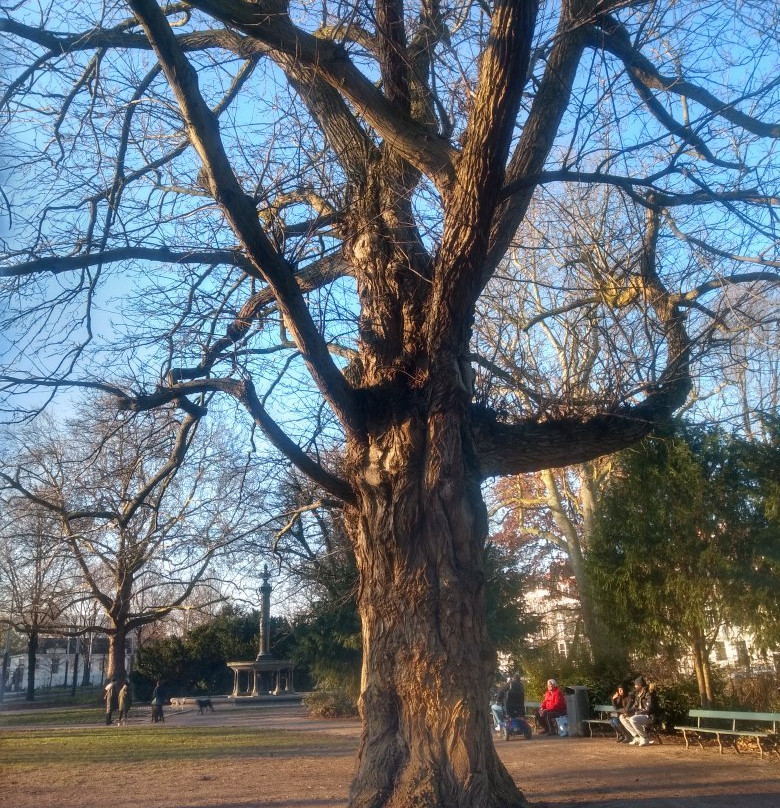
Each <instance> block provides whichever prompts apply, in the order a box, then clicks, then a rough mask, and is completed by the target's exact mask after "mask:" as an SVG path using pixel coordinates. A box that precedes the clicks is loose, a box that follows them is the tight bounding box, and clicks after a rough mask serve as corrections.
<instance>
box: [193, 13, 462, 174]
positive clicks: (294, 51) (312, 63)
mask: <svg viewBox="0 0 780 808" xmlns="http://www.w3.org/2000/svg"><path fill="white" fill-rule="evenodd" d="M192 5H193V6H194V7H196V8H199V9H201V10H202V11H204V12H206V13H207V14H210V15H211V16H212V17H214V18H215V19H218V20H221V21H222V22H224V23H225V24H226V25H230V26H235V27H236V28H238V29H239V30H240V31H242V32H244V33H245V34H246V35H247V36H249V37H252V38H253V39H257V40H258V41H260V42H263V43H264V44H265V45H267V46H268V47H270V48H272V49H273V50H274V51H279V52H280V53H282V54H284V55H285V57H286V58H287V59H295V60H298V61H299V62H300V63H301V64H303V65H306V66H307V67H308V68H310V69H311V70H315V71H316V72H317V73H318V74H319V75H320V76H322V78H323V79H324V80H325V81H327V82H328V84H330V85H331V87H333V88H335V89H337V90H338V91H339V92H341V93H343V94H344V96H345V97H346V98H347V99H349V101H350V102H351V103H352V104H353V105H354V106H355V108H356V109H357V111H358V112H359V114H360V115H361V116H362V117H363V118H365V119H366V120H367V121H368V123H369V124H370V125H371V126H372V127H373V128H374V129H375V130H376V131H377V132H378V133H379V135H380V136H381V137H382V138H384V140H385V142H386V143H387V145H389V146H390V147H391V148H392V149H393V150H394V151H395V152H396V153H397V154H399V155H400V156H401V157H402V158H403V159H405V160H406V161H407V162H409V163H410V164H411V165H413V166H414V167H415V168H417V169H418V170H419V171H421V172H423V173H424V174H425V175H426V176H428V177H429V178H430V179H431V180H432V181H433V182H435V183H436V185H437V186H438V187H439V189H440V190H444V189H446V188H447V187H448V186H449V184H450V181H451V179H452V171H453V165H454V158H455V152H454V151H453V149H452V148H451V147H450V145H449V144H448V143H447V142H446V141H445V140H444V139H443V138H441V137H439V136H438V135H437V134H436V133H435V132H434V131H433V130H431V129H430V128H428V127H426V126H423V125H421V124H419V123H418V122H416V121H414V120H412V119H411V118H410V117H409V116H406V115H404V114H402V113H401V112H399V110H398V109H397V108H396V107H395V106H394V105H393V104H392V103H391V102H390V101H389V99H388V98H387V97H386V96H385V95H384V94H383V93H382V92H381V91H380V90H379V89H377V87H375V86H374V84H373V83H372V82H371V81H369V80H368V79H367V78H366V77H365V76H364V75H363V74H362V73H361V72H360V71H359V70H357V68H356V67H355V65H354V64H353V63H352V61H351V60H350V58H349V56H348V55H347V53H346V51H345V50H344V48H343V47H342V46H341V45H339V44H337V43H335V42H331V41H329V40H323V39H318V38H317V37H315V36H313V35H312V34H308V33H306V32H305V31H303V30H301V29H300V28H296V27H295V26H294V25H293V24H292V22H291V20H290V18H289V16H288V15H287V14H286V13H284V12H282V11H280V10H279V8H278V6H277V5H275V4H274V3H273V2H259V3H249V2H245V0H193V3H192Z"/></svg>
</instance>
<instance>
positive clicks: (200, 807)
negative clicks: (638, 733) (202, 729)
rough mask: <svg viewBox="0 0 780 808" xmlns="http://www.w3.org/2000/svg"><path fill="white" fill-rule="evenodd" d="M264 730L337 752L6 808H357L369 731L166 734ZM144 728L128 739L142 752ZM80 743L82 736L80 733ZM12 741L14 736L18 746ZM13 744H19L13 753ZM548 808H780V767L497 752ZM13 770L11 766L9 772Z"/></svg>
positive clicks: (108, 784)
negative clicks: (352, 790)
mask: <svg viewBox="0 0 780 808" xmlns="http://www.w3.org/2000/svg"><path fill="white" fill-rule="evenodd" d="M140 722H141V719H136V723H135V726H138V725H140ZM192 724H198V725H205V726H257V727H258V728H275V729H288V730H295V731H305V732H312V733H318V734H321V735H320V737H322V736H323V735H324V736H325V737H327V738H332V739H333V746H332V748H331V749H330V750H329V749H328V748H327V746H326V749H325V751H319V752H318V753H316V754H306V753H305V752H303V751H302V752H301V753H293V754H287V753H284V754H281V753H280V754H278V755H274V756H273V757H272V758H268V757H263V758H261V757H258V758H254V759H253V758H252V757H244V758H242V759H240V760H236V761H231V760H224V759H221V760H219V761H214V762H213V763H212V762H208V761H207V762H204V761H203V760H198V761H192V762H189V761H185V762H181V763H177V764H176V766H175V768H172V767H171V765H170V764H163V763H160V764H149V763H144V764H126V765H123V766H121V767H119V768H117V767H115V766H112V767H110V768H106V769H101V768H98V769H97V770H95V769H94V768H93V769H90V770H88V769H86V767H85V769H84V770H83V771H70V772H69V776H68V777H66V778H65V777H58V776H57V773H56V771H54V770H52V769H51V767H46V766H42V767H40V768H35V767H33V768H31V769H30V770H28V771H25V772H24V773H22V774H15V775H14V776H13V778H9V780H10V781H6V782H0V806H3V808H105V806H111V807H112V808H250V806H252V807H253V808H259V807H260V806H262V807H263V808H265V807H266V806H267V807H268V808H330V807H331V806H332V807H333V808H341V807H342V806H345V805H346V801H347V792H348V788H349V782H350V779H351V776H352V772H353V768H354V750H356V748H357V743H358V738H359V725H358V724H357V723H356V722H352V721H312V720H309V719H306V718H305V717H304V716H303V713H302V710H301V709H300V707H297V706H269V707H261V708H244V709H242V708H234V707H230V708H227V707H225V708H222V707H220V708H218V710H217V712H215V713H209V714H207V715H204V716H199V715H197V713H196V711H195V710H193V709H191V708H190V709H185V710H183V711H180V712H179V711H177V710H175V709H171V710H169V711H168V713H167V715H166V727H169V728H170V727H174V726H177V725H180V726H188V725H192ZM133 726H134V725H133V724H131V725H130V726H128V727H125V728H117V732H123V733H126V737H127V741H128V743H132V732H133ZM73 731H74V732H79V731H82V730H79V729H74V730H73ZM6 738H8V736H6ZM11 742H12V741H11ZM496 743H497V747H498V749H499V753H500V755H501V758H502V759H503V761H504V763H505V764H506V766H507V768H508V769H509V771H510V773H511V774H512V776H513V777H514V778H515V781H516V782H517V783H518V785H519V786H520V787H521V789H522V790H523V791H524V793H525V795H526V797H527V798H528V800H529V801H530V802H531V804H532V805H533V806H536V808H574V807H575V806H576V807H577V808H629V807H631V808H780V759H778V756H777V755H774V756H773V757H771V758H764V760H761V759H760V758H759V757H758V755H757V754H742V755H737V754H736V753H735V752H734V751H733V750H729V751H727V752H726V753H725V754H723V755H720V754H718V752H717V749H715V750H713V749H707V750H701V749H690V750H686V749H685V747H684V746H682V745H680V744H668V743H665V744H664V745H663V746H660V747H659V746H649V747H645V748H641V749H640V748H636V747H626V746H624V745H623V744H616V743H614V742H613V741H612V740H611V739H608V738H603V739H599V738H594V739H591V738H547V737H534V738H533V739H532V740H530V741H523V740H513V741H509V742H501V741H497V742H496ZM1 764H2V761H1V760H0V766H1Z"/></svg>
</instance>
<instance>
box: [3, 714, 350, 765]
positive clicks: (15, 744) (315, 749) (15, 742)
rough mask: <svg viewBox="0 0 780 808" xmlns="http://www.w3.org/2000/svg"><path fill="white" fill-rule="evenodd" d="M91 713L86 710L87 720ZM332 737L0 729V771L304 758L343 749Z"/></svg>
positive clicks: (193, 730) (236, 731) (248, 731)
mask: <svg viewBox="0 0 780 808" xmlns="http://www.w3.org/2000/svg"><path fill="white" fill-rule="evenodd" d="M94 720H95V714H94V710H93V711H92V722H93V723H94ZM339 746H341V744H340V743H338V742H337V743H335V744H334V739H333V738H332V737H324V736H318V735H316V734H312V733H303V732H292V731H285V730H258V729H254V728H251V727H247V728H243V727H203V728H199V727H172V728H171V729H167V728H166V727H160V726H142V727H139V726H130V727H117V726H111V727H105V726H104V727H95V728H93V729H91V730H82V729H78V730H75V731H74V730H72V729H68V728H55V729H51V730H46V729H36V730H30V731H27V732H6V733H3V732H1V731H0V768H3V769H6V771H8V769H9V768H10V769H13V768H15V767H21V768H25V767H27V766H30V765H34V766H36V767H40V766H45V765H58V764H64V765H68V764H69V763H77V764H79V766H91V765H94V764H103V763H106V764H110V763H143V762H149V761H154V762H156V763H164V762H175V761H181V760H199V759H206V758H212V759H214V758H232V759H235V758H242V757H274V756H279V755H289V754H291V753H295V752H296V751H298V752H300V751H302V750H305V752H306V754H309V755H311V754H315V755H316V754H317V753H323V752H327V753H328V754H334V753H338V752H340V751H345V752H346V751H349V750H351V749H353V748H354V742H352V741H349V740H345V741H344V749H343V750H340V749H338V748H336V747H339Z"/></svg>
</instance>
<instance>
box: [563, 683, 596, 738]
mask: <svg viewBox="0 0 780 808" xmlns="http://www.w3.org/2000/svg"><path fill="white" fill-rule="evenodd" d="M564 692H565V694H566V716H567V717H568V719H569V735H579V736H584V735H585V725H584V724H583V723H582V722H583V721H586V720H587V719H588V718H590V704H589V703H588V688H587V687H585V686H584V685H572V686H571V687H565V688H564Z"/></svg>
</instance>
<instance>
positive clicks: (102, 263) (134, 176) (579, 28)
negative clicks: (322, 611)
mask: <svg viewBox="0 0 780 808" xmlns="http://www.w3.org/2000/svg"><path fill="white" fill-rule="evenodd" d="M0 32H2V34H3V37H4V40H5V43H6V47H5V60H6V63H7V64H6V73H5V75H6V77H7V78H6V79H5V81H4V84H3V87H2V101H1V102H0V103H1V104H2V110H3V114H4V115H5V118H4V119H3V123H2V137H3V141H2V143H3V145H2V150H3V168H4V169H5V177H6V179H5V182H6V197H8V198H10V197H13V205H12V206H11V208H10V211H9V217H10V219H9V225H8V228H7V234H6V236H5V245H4V248H5V249H4V256H3V259H2V265H1V266H2V268H1V269H0V272H1V273H2V276H3V278H4V286H3V292H4V300H5V304H6V306H5V312H6V313H5V315H4V320H3V322H4V330H3V335H2V337H0V339H2V340H3V341H4V344H3V346H2V347H3V348H4V349H5V350H4V353H5V354H6V356H7V363H6V365H5V367H4V370H3V371H2V375H1V376H0V383H2V385H3V387H2V390H3V392H4V394H5V395H4V399H3V400H4V406H5V408H6V410H7V411H8V412H11V413H22V415H24V408H27V411H30V410H35V409H36V408H39V407H41V406H42V399H41V391H43V392H44V398H45V397H46V396H48V397H51V398H55V399H56V398H57V397H58V394H59V393H60V392H61V391H62V390H63V389H66V388H68V389H70V388H73V387H79V386H81V387H97V388H99V389H102V390H104V391H106V392H108V393H110V394H112V395H113V396H115V397H116V399H117V400H118V401H119V403H120V406H122V407H124V408H126V409H131V410H145V409H152V408H155V407H158V406H160V405H163V404H167V403H171V402H176V403H177V404H178V405H179V406H181V407H183V408H185V409H186V410H187V411H188V413H189V414H190V415H191V416H193V417H195V416H196V415H198V416H200V415H202V411H201V410H200V409H199V407H200V405H199V404H197V403H195V401H196V397H197V396H200V395H202V394H204V393H214V394H216V395H217V398H218V399H221V400H229V401H232V402H234V403H236V404H237V405H240V406H241V407H242V408H243V410H244V411H245V412H246V413H247V414H248V417H249V418H250V419H251V421H252V423H253V424H254V426H255V427H256V428H257V429H259V430H260V431H261V432H262V433H263V434H264V436H265V438H266V440H267V442H268V444H270V445H271V446H273V447H274V448H275V449H276V450H277V451H278V452H280V453H281V454H282V455H283V456H285V457H287V458H288V459H289V460H290V461H292V462H293V463H294V464H295V465H296V466H297V467H298V468H299V469H300V470H301V471H303V472H304V473H305V474H307V475H308V476H310V477H311V478H312V479H313V480H314V481H315V482H316V483H317V484H318V485H319V486H320V487H321V488H322V489H324V490H325V491H327V492H328V493H329V494H330V495H332V496H334V497H336V498H337V499H339V500H341V501H342V502H343V504H344V520H345V521H344V524H345V528H346V530H347V533H348V534H349V536H350V539H351V541H352V543H353V545H354V548H355V555H356V559H357V563H358V569H359V572H360V576H361V588H360V596H359V597H360V609H361V616H362V621H363V634H364V649H363V651H364V653H363V657H364V669H363V682H362V696H361V710H362V715H363V720H364V735H363V741H362V745H361V751H360V756H359V766H358V771H357V774H356V777H355V780H354V783H353V788H352V792H351V804H352V805H353V806H355V808H357V806H373V807H374V808H378V807H379V806H385V805H387V806H403V805H412V804H414V805H419V804H425V805H431V806H433V805H448V806H452V805H458V806H499V805H500V806H509V805H518V804H521V802H522V796H521V795H520V793H519V792H518V790H517V788H516V786H515V784H514V783H513V782H512V780H511V778H510V777H509V776H508V774H507V773H506V771H505V770H504V768H503V766H502V765H501V763H500V762H499V761H498V759H497V757H496V755H495V752H494V749H493V745H492V742H491V739H490V736H489V720H488V706H487V687H488V680H489V674H490V671H491V669H492V666H493V664H494V659H493V653H492V651H491V648H490V643H489V641H488V637H487V633H486V630H485V620H484V591H483V589H484V581H483V576H482V572H481V568H480V567H481V559H482V548H483V546H484V541H485V536H486V530H487V527H486V525H487V520H486V513H485V507H484V503H483V500H482V496H481V492H480V485H481V483H482V482H483V480H484V479H485V478H486V477H489V476H492V475H504V474H512V473H518V472H523V471H534V470H539V469H544V468H549V467H555V466H562V465H565V464H570V463H581V462H585V461H588V460H589V459H592V458H595V457H597V456H599V455H602V454H604V453H607V452H611V451H614V450H616V449H619V448H621V447H624V446H626V445H628V444H630V443H632V442H634V441H636V440H638V439H639V438H641V437H642V436H643V435H645V434H647V433H648V431H649V430H650V429H652V427H653V425H654V424H655V423H657V422H658V421H660V420H663V419H665V418H667V417H668V416H669V415H670V414H671V413H672V412H673V411H674V410H675V409H677V408H679V407H680V406H681V405H683V403H684V402H685V401H686V397H687V396H688V394H689V391H690V390H691V379H692V375H693V374H694V373H695V372H696V370H697V367H698V365H697V362H699V361H700V358H701V357H702V356H705V355H706V352H707V351H708V350H709V349H710V348H711V347H712V346H713V345H719V344H722V343H723V341H724V340H729V339H731V337H732V335H733V334H734V333H735V332H736V331H741V330H743V329H744V328H745V327H755V329H756V330H755V333H756V334H757V335H758V336H757V337H756V339H759V340H763V339H766V338H767V336H768V335H769V334H770V333H775V332H776V314H775V313H774V306H775V305H776V289H777V281H778V277H779V276H778V268H779V267H780V255H778V239H777V220H776V206H777V201H778V198H777V195H776V191H777V177H778V173H777V168H778V166H777V159H776V149H777V140H778V138H780V79H778V76H779V75H780V65H778V53H779V49H778V47H777V45H778V42H777V35H778V10H777V9H776V8H775V7H774V6H771V4H766V3H760V2H757V3H756V2H747V1H743V2H737V3H733V2H732V3H726V2H722V1H720V0H718V1H717V2H715V1H714V0H699V1H697V0H691V2H687V3H684V4H682V3H678V2H675V1H674V0H655V1H654V2H636V3H632V2H625V0H560V1H559V2H549V3H545V4H540V3H537V2H532V0H498V1H497V2H494V3H474V4H470V3H468V2H466V3H458V4H454V5H447V4H442V3H437V2H429V0H422V1H421V2H416V3H403V2H400V0H376V2H369V3H367V4H354V5H353V4H349V3H338V4H333V3H328V2H324V3H321V4H319V5H317V6H316V7H314V6H309V5H308V4H305V3H287V2H283V0H257V2H254V1H252V2H250V1H249V0H219V2H217V0H194V2H189V3H172V4H170V5H166V6H161V5H159V4H158V3H156V2H153V0H129V2H126V3H121V2H116V3H113V2H112V3H108V2H106V3H104V4H101V3H99V2H80V3H66V4H64V5H63V4H52V5H51V6H46V5H45V4H43V5H42V4H40V3H25V2H20V3H18V4H16V5H14V6H13V7H12V9H10V10H7V11H6V12H4V16H3V17H0ZM599 209H601V210H602V211H604V216H603V218H604V227H603V228H600V229H598V237H594V233H596V228H594V227H593V226H592V220H591V217H592V215H593V214H594V212H596V211H597V210H599ZM562 210H566V211H567V216H566V217H563V216H562V214H561V211H562ZM534 234H535V235H534ZM537 258H541V260H542V261H543V262H544V263H545V267H544V272H542V271H541V269H538V271H537V267H536V266H535V264H534V262H535V261H536V259H537ZM510 266H511V268H512V271H511V272H509V271H508V270H509V268H510ZM532 277H533V280H534V283H537V282H538V281H541V282H542V285H543V287H544V289H545V291H544V293H543V295H542V296H541V297H540V298H538V301H537V302H538V303H539V305H540V310H539V312H538V314H537V315H536V316H534V317H531V318H529V319H527V320H526V322H525V323H524V325H523V328H525V329H526V331H525V332H523V333H527V334H528V335H529V336H530V337H531V343H530V344H531V345H532V346H533V345H534V344H536V345H541V340H534V339H533V337H534V334H543V335H545V336H546V337H550V336H551V337H552V344H556V343H557V345H558V349H557V352H558V354H563V355H567V354H568V355H570V356H572V357H575V358H576V361H572V362H571V363H570V366H571V367H570V369H572V368H575V366H576V365H577V363H578V362H579V361H580V359H581V355H580V352H581V351H583V350H587V351H588V352H589V357H590V359H589V361H588V362H587V363H586V364H588V366H589V368H590V369H589V370H588V374H589V375H588V378H589V379H594V380H596V383H595V384H593V385H586V389H585V391H584V393H583V392H582V385H581V384H579V383H575V382H577V380H576V379H575V378H574V377H573V376H572V375H571V373H569V372H568V371H567V373H566V374H564V376H562V378H565V379H568V380H569V381H571V382H572V385H571V386H570V387H569V388H568V389H567V388H566V385H565V384H564V385H560V386H556V385H550V384H547V382H546V377H545V375H544V373H545V371H544V367H545V360H546V358H547V357H548V356H549V358H550V361H552V362H556V361H558V359H559V358H560V357H556V356H554V355H548V354H544V353H539V354H538V355H534V356H533V359H534V361H533V362H524V361H522V359H523V358H522V357H518V356H513V357H512V362H511V366H512V367H513V368H516V371H515V372H514V373H513V377H512V378H511V383H512V389H513V390H515V391H517V390H520V391H522V396H517V397H516V401H517V402H520V403H521V404H522V406H520V407H515V406H512V407H508V408H504V407H496V406H493V405H494V404H495V402H496V401H497V400H498V399H496V398H495V397H493V396H492V393H493V392H495V388H494V387H492V386H491V384H490V382H489V380H486V378H485V375H484V374H488V375H495V376H497V377H499V376H500V374H501V373H502V372H503V373H504V374H506V372H507V371H506V366H504V367H503V368H502V366H501V363H496V362H495V361H491V360H494V359H495V356H494V357H491V356H485V355H484V352H483V351H480V348H481V347H482V343H481V341H480V340H477V339H475V338H474V334H473V331H474V324H475V320H476V319H477V318H478V317H479V318H481V317H483V316H484V313H485V306H487V307H488V308H489V300H490V295H499V296H500V297H501V298H502V299H512V297H513V296H516V295H517V296H520V297H522V296H524V295H527V294H529V292H530V291H532V290H531V287H530V286H529V283H530V281H531V279H532ZM545 278H546V279H545ZM536 288H537V289H539V288H542V287H539V286H538V283H537V287H536ZM562 317H565V318H566V319H565V322H564V321H562V320H561V318H562ZM572 318H574V322H573V321H572ZM578 318H579V321H580V322H581V323H582V324H583V325H584V326H586V328H583V330H582V331H581V332H577V330H576V326H577V320H578ZM773 318H774V319H773ZM593 322H597V323H606V324H607V325H605V326H604V327H599V328H595V329H592V328H590V330H588V328H589V327H590V326H591V325H592V323H593ZM571 325H574V327H575V331H574V332H571V331H569V332H568V333H574V334H576V333H580V334H581V335H582V334H585V333H586V331H587V333H589V334H591V335H592V336H591V337H588V340H589V341H588V342H587V344H586V343H585V342H583V340H582V339H580V338H578V339H569V338H568V337H567V332H566V329H567V328H569V327H570V326H571ZM564 326H565V327H564ZM773 328H774V329H775V332H772V329H773ZM507 338H509V337H508V335H507ZM503 339H504V336H503V335H499V342H498V344H499V345H501V346H502V348H501V350H502V351H505V352H506V353H507V354H509V353H512V351H513V347H512V345H510V344H507V343H505V342H503V341H502V340H503ZM532 350H534V349H533V348H532ZM539 351H543V349H542V348H539ZM128 365H129V367H130V369H131V373H132V374H133V377H134V378H135V380H136V381H135V383H134V384H133V385H132V386H128V385H125V384H122V383H121V382H120V379H121V378H122V375H124V376H125V377H126V374H127V367H128ZM475 367H478V368H479V371H475V369H474V368H475ZM539 370H540V371H541V372H538V371H539ZM575 375H576V374H575ZM475 383H476V384H475ZM572 390H576V391H577V395H572V394H571V391H572ZM480 391H487V392H488V393H490V395H480ZM334 446H336V447H338V448H339V449H342V450H343V454H342V456H341V458H339V459H338V460H336V459H335V454H334V453H333V448H334Z"/></svg>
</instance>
